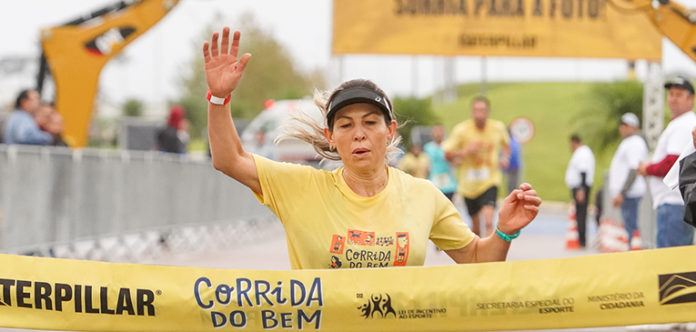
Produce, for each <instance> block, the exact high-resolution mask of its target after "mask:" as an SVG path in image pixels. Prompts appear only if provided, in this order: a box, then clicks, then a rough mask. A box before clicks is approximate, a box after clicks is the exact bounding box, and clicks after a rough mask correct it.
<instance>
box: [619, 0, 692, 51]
mask: <svg viewBox="0 0 696 332" xmlns="http://www.w3.org/2000/svg"><path fill="white" fill-rule="evenodd" d="M613 1H616V0H613ZM622 2H623V3H624V4H626V5H628V6H630V7H631V8H632V9H635V10H641V11H643V12H644V13H645V14H646V15H647V16H648V18H649V19H650V21H651V22H652V23H653V25H655V27H656V28H657V29H658V30H659V31H660V32H661V33H662V35H664V36H665V37H667V38H669V40H671V41H672V42H673V43H674V44H675V45H677V47H679V48H680V49H681V50H682V51H683V52H684V53H686V54H687V55H688V56H689V57H690V58H691V59H692V60H694V61H695V62H696V11H694V10H689V9H686V8H685V7H684V6H682V5H680V4H678V3H676V2H675V1H671V0H659V1H657V2H656V3H655V5H653V1H652V0H623V1H622ZM626 5H621V6H622V7H626Z"/></svg>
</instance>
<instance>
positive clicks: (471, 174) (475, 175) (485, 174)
mask: <svg viewBox="0 0 696 332" xmlns="http://www.w3.org/2000/svg"><path fill="white" fill-rule="evenodd" d="M490 175H491V172H490V171H489V170H488V168H474V169H470V170H468V171H467V172H466V179H467V180H469V181H484V180H487V179H488V178H489V177H490Z"/></svg>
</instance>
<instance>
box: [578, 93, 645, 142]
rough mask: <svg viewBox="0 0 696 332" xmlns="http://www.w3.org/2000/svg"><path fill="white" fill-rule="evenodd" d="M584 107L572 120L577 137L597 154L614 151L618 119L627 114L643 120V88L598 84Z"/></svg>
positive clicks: (617, 134)
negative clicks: (576, 127)
mask: <svg viewBox="0 0 696 332" xmlns="http://www.w3.org/2000/svg"><path fill="white" fill-rule="evenodd" d="M588 105H589V106H588V107H586V108H585V110H584V111H583V112H582V113H581V114H580V115H578V116H577V117H576V118H575V120H576V121H577V123H578V124H579V125H578V133H579V134H580V135H581V137H582V139H583V140H584V141H585V142H587V144H588V145H589V146H590V147H591V148H592V149H593V150H594V151H597V152H606V150H607V149H612V150H613V149H614V148H615V144H614V143H616V142H618V141H620V139H621V136H620V134H619V119H620V118H621V115H622V114H624V113H627V112H631V113H634V114H635V115H637V116H638V118H639V119H642V118H643V84H642V83H640V82H633V81H631V82H612V83H599V84H596V85H594V86H593V88H592V91H591V92H590V100H589V101H588Z"/></svg>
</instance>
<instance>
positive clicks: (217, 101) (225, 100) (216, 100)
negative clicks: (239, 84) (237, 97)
mask: <svg viewBox="0 0 696 332" xmlns="http://www.w3.org/2000/svg"><path fill="white" fill-rule="evenodd" d="M206 98H208V101H209V102H210V103H211V104H215V105H225V104H227V103H229V102H230V99H232V95H229V96H227V98H220V97H216V96H213V94H212V93H210V90H208V95H207V96H206Z"/></svg>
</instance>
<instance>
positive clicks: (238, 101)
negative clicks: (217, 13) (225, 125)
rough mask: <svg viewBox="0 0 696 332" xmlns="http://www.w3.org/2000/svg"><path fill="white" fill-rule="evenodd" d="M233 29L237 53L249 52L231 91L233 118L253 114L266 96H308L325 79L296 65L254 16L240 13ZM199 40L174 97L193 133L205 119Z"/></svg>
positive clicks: (218, 27) (216, 28)
mask: <svg viewBox="0 0 696 332" xmlns="http://www.w3.org/2000/svg"><path fill="white" fill-rule="evenodd" d="M222 21H223V20H222V19H221V18H220V17H218V18H217V19H216V23H213V24H212V25H211V26H209V27H208V28H207V29H205V31H204V32H203V33H202V34H201V35H202V37H201V40H210V36H211V34H212V32H213V31H219V30H221V27H222V26H223V25H224V24H223V23H221V22H222ZM239 22H240V23H239V24H238V25H237V26H235V27H233V30H234V29H237V30H239V31H241V32H242V38H241V43H240V55H241V54H244V53H251V54H252V57H251V60H250V61H249V64H248V65H247V67H246V69H245V71H244V76H243V77H242V81H241V82H240V84H239V85H238V86H237V89H236V90H235V91H234V92H233V96H232V101H231V109H232V116H233V117H235V118H246V119H250V118H253V117H254V116H255V115H256V114H258V113H259V112H260V111H261V110H262V109H263V105H264V102H265V101H266V100H268V99H275V100H280V99H296V98H302V97H304V96H308V95H310V94H311V92H312V90H313V89H314V88H317V89H323V88H324V87H325V83H324V81H323V79H322V78H321V77H322V76H323V75H321V73H320V71H317V70H315V71H313V72H311V73H308V74H305V73H302V72H300V70H299V69H297V66H296V65H295V64H294V63H293V61H292V58H291V57H290V54H289V52H288V51H287V50H286V49H285V48H284V47H283V45H281V44H280V43H279V42H278V41H277V40H275V38H274V37H273V36H272V35H271V34H270V33H269V32H266V31H264V30H263V29H261V27H260V26H259V24H258V23H257V22H256V20H255V18H254V17H253V16H252V15H250V14H243V15H242V16H241V17H240V19H239ZM201 44H202V43H198V44H196V45H195V49H196V54H195V57H194V58H193V59H192V60H191V62H190V63H189V65H188V66H187V67H188V70H186V71H185V72H184V75H183V76H182V77H181V79H180V80H181V84H180V86H181V89H182V95H181V97H180V98H179V99H178V100H176V101H175V103H176V104H179V105H181V106H182V107H184V109H186V112H187V117H188V118H189V120H190V121H191V132H192V133H193V135H194V136H196V135H200V134H202V133H203V130H204V128H205V126H206V123H207V103H206V102H205V101H204V97H205V94H206V93H207V83H206V81H205V70H204V65H203V55H202V52H200V49H201V46H202V45H201Z"/></svg>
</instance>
